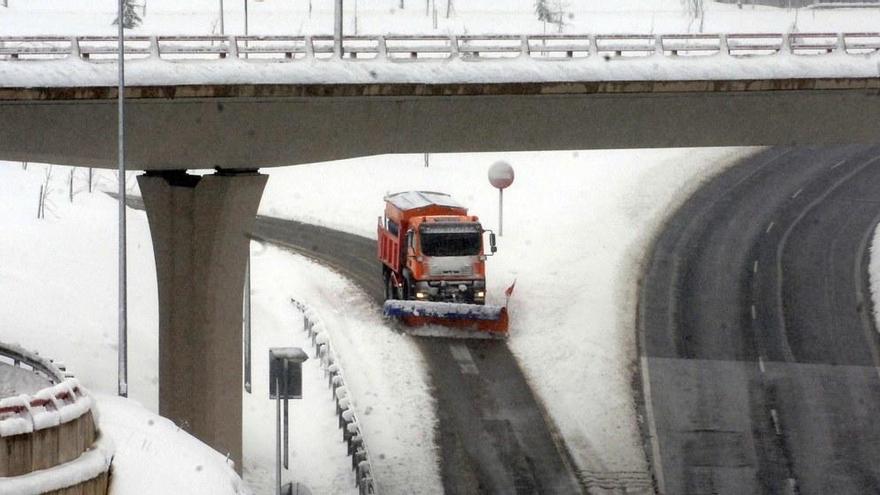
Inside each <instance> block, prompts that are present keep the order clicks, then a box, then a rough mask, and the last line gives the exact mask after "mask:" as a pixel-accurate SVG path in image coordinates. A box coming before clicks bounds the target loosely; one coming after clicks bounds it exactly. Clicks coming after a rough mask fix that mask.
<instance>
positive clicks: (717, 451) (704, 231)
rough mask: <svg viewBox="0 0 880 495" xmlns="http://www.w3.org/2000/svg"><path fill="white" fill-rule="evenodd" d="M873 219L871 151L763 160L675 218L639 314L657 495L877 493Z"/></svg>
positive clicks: (708, 190)
mask: <svg viewBox="0 0 880 495" xmlns="http://www.w3.org/2000/svg"><path fill="white" fill-rule="evenodd" d="M878 220H880V147H864V146H848V147H837V148H818V149H806V148H797V149H783V148H777V149H771V150H767V151H765V152H762V153H760V154H758V155H756V156H754V157H751V158H749V159H747V160H744V161H743V162H742V163H740V164H738V165H737V166H735V167H732V168H731V169H729V170H727V171H726V172H724V173H722V174H721V175H720V176H718V177H717V178H715V179H713V180H712V181H710V182H709V183H708V184H707V185H705V186H704V187H703V188H702V189H700V190H699V191H698V192H697V193H696V194H695V195H694V196H693V197H691V198H690V199H689V200H688V201H687V202H686V203H685V205H684V206H683V207H682V208H681V209H680V210H679V211H678V212H677V213H676V214H675V215H674V216H673V217H672V218H671V219H670V221H669V223H668V225H667V227H666V229H665V231H664V232H663V233H662V234H661V236H660V237H659V238H658V240H657V241H656V243H655V246H654V249H653V252H652V253H651V257H650V259H649V262H648V265H647V268H646V271H645V275H644V279H643V281H642V288H641V292H640V309H639V340H640V355H641V367H642V376H641V379H642V390H643V391H644V397H642V399H643V404H642V406H643V408H644V413H645V417H646V418H647V420H648V421H647V422H646V424H645V425H644V433H645V436H646V438H647V441H646V444H647V450H648V452H649V455H650V457H651V460H652V465H653V466H654V472H655V476H656V481H657V484H658V486H659V488H660V489H661V491H662V492H664V493H667V494H688V493H700V494H702V493H768V494H776V493H790V494H829V493H834V494H869V493H875V494H876V493H880V352H878V349H880V338H878V333H877V330H876V329H875V328H874V320H873V317H872V316H871V303H870V296H869V292H868V288H867V260H868V250H867V246H868V244H869V240H870V238H871V235H872V234H873V230H874V227H875V226H876V225H877V222H878Z"/></svg>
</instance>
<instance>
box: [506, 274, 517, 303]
mask: <svg viewBox="0 0 880 495" xmlns="http://www.w3.org/2000/svg"><path fill="white" fill-rule="evenodd" d="M514 287H516V279H513V283H512V284H510V287H508V288H507V289H506V290H505V291H504V295H505V296H507V299H506V300H505V301H504V305H505V306H507V303H508V302H509V301H510V296H512V295H513V288H514Z"/></svg>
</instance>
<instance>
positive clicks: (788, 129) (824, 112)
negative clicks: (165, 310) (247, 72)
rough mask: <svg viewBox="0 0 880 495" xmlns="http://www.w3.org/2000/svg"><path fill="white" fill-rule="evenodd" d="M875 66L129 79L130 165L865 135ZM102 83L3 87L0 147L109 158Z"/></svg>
mask: <svg viewBox="0 0 880 495" xmlns="http://www.w3.org/2000/svg"><path fill="white" fill-rule="evenodd" d="M878 87H880V83H878V80H877V79H856V80H849V79H847V80H812V79H811V80H785V81H726V82H712V81H690V82H688V81H685V82H658V83H625V82H617V83H552V84H551V83H528V84H485V85H483V84H455V85H436V86H432V85H421V84H376V85H330V86H318V85H311V86H310V85H267V86H254V85H232V86H178V87H173V88H172V87H135V88H129V89H128V91H127V97H128V98H129V99H128V100H127V111H126V129H127V140H126V151H127V153H126V154H127V157H128V162H129V168H130V169H141V170H169V169H194V168H214V167H218V166H219V167H223V168H247V169H253V168H258V167H271V166H284V165H295V164H301V163H309V162H316V161H326V160H334V159H341V158H350V157H356V156H365V155H376V154H383V153H411V152H477V151H501V150H505V151H527V150H551V149H621V148H667V147H697V146H745V145H795V144H803V145H825V144H828V145H831V144H843V143H876V142H878V141H880V139H878V132H877V130H876V122H877V121H878V118H880V92H878ZM116 119H117V109H116V101H115V89H114V88H70V89H67V90H65V89H57V88H56V89H26V88H25V89H19V90H16V89H9V88H6V89H3V90H2V91H0V122H2V125H0V159H2V160H12V161H38V162H48V163H58V164H69V165H79V166H91V167H106V168H112V167H115V166H116V144H117V142H116V139H117V138H116Z"/></svg>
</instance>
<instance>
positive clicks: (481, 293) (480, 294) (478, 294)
mask: <svg viewBox="0 0 880 495" xmlns="http://www.w3.org/2000/svg"><path fill="white" fill-rule="evenodd" d="M474 297H476V298H477V299H482V298H484V297H486V291H482V290H478V291H477V292H476V293H474Z"/></svg>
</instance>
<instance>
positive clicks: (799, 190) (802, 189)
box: [791, 187, 804, 199]
mask: <svg viewBox="0 0 880 495" xmlns="http://www.w3.org/2000/svg"><path fill="white" fill-rule="evenodd" d="M802 192H804V188H803V187H802V188H800V189H798V190H797V192H795V193H794V194H792V195H791V199H794V198H796V197H798V196H800V195H801V193H802Z"/></svg>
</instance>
